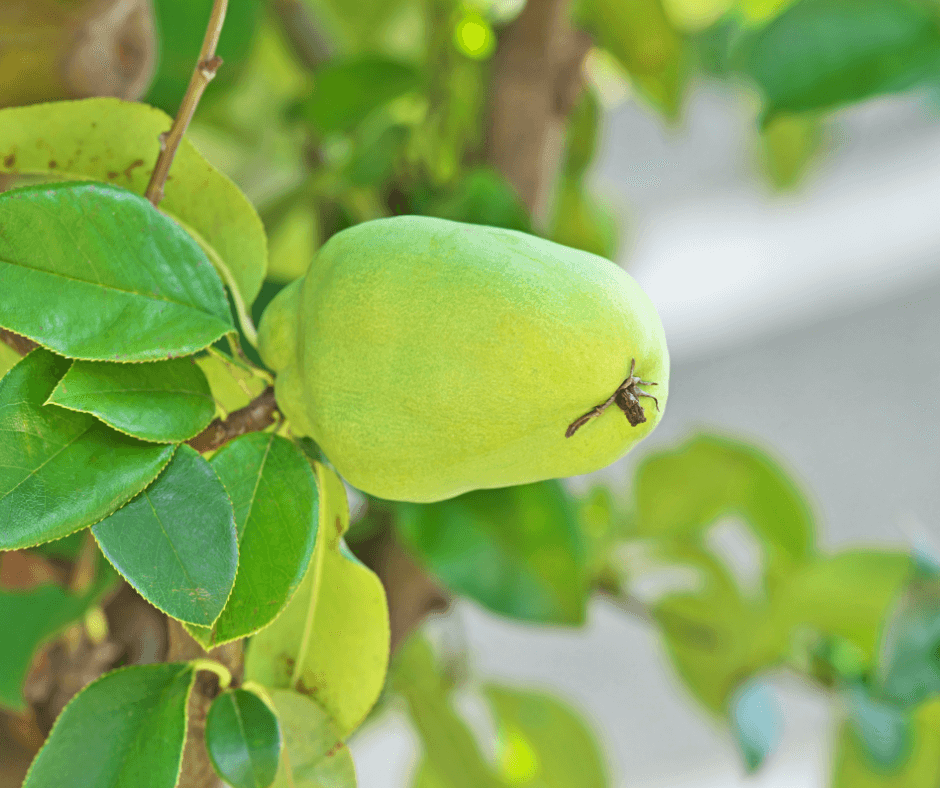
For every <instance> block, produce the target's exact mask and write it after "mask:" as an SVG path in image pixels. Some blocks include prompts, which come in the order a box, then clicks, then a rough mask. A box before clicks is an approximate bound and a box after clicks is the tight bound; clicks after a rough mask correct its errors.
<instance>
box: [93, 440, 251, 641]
mask: <svg viewBox="0 0 940 788" xmlns="http://www.w3.org/2000/svg"><path fill="white" fill-rule="evenodd" d="M92 533H93V534H94V535H95V539H97V540H98V545H99V547H101V551H102V552H103V553H104V554H105V556H106V557H107V559H108V560H109V561H110V562H111V563H112V564H113V565H114V567H115V569H117V570H118V571H119V572H120V573H121V574H122V575H124V577H125V578H126V579H127V582H129V583H130V584H131V585H132V586H133V587H134V588H135V589H137V591H138V592H139V593H140V595H141V596H142V597H143V598H144V599H146V600H147V601H148V602H150V603H151V604H152V605H154V607H157V608H159V609H160V610H162V611H163V612H164V613H166V614H167V615H170V616H172V617H173V618H177V619H179V620H180V621H187V622H189V623H192V624H199V625H202V626H209V625H211V624H212V623H213V622H214V621H215V620H216V618H218V616H219V613H221V612H222V608H223V607H225V601H226V600H227V599H228V596H229V593H230V592H231V590H232V585H233V584H234V582H235V571H236V568H237V566H238V537H237V536H236V533H235V519H234V517H233V514H232V502H231V501H230V500H229V497H228V494H227V493H226V491H225V487H223V486H222V482H220V481H219V477H218V476H216V474H215V471H213V470H212V466H211V465H209V463H208V462H206V461H205V460H204V459H203V458H202V457H201V456H200V455H199V453H198V452H197V451H196V450H195V449H191V448H190V447H189V446H187V445H185V444H183V445H181V446H180V447H179V450H178V451H177V452H176V455H175V456H174V457H173V461H172V462H171V463H170V464H169V466H168V467H167V469H166V470H165V471H164V472H163V473H162V474H161V475H160V476H159V477H158V478H157V480H156V481H155V482H154V483H153V484H151V485H150V486H149V487H148V488H147V489H146V490H144V491H143V492H142V493H141V494H140V495H138V496H137V497H136V498H134V500H132V501H131V502H130V503H128V504H127V505H126V506H124V507H123V508H121V509H118V510H117V511H116V512H115V513H114V514H112V515H111V516H110V517H108V518H107V519H106V520H103V521H102V522H100V523H98V524H97V525H95V526H94V527H93V528H92Z"/></svg>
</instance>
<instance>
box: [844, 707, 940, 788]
mask: <svg viewBox="0 0 940 788" xmlns="http://www.w3.org/2000/svg"><path fill="white" fill-rule="evenodd" d="M938 783H940V700H937V699H935V700H932V701H930V702H929V703H925V704H923V705H921V706H920V707H918V708H917V709H916V710H914V712H913V715H912V735H911V742H910V751H909V753H908V754H907V755H906V757H905V758H904V760H903V762H902V763H900V764H898V765H895V766H892V767H887V766H883V765H881V764H879V763H878V762H877V761H875V760H874V759H873V758H872V757H871V756H870V755H869V753H868V751H867V748H866V745H865V743H864V742H863V741H862V739H861V738H860V737H859V734H858V731H857V728H856V727H855V725H854V724H852V723H851V722H850V721H846V722H844V723H843V724H842V726H841V728H840V729H839V730H838V733H837V736H836V745H835V755H834V760H833V769H832V788H935V786H936V785H937V784H938Z"/></svg>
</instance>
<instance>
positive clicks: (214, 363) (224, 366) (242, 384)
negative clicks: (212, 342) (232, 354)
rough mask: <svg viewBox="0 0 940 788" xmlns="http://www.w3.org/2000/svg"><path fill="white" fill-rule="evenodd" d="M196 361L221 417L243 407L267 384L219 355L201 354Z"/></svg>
mask: <svg viewBox="0 0 940 788" xmlns="http://www.w3.org/2000/svg"><path fill="white" fill-rule="evenodd" d="M196 363H197V364H198V365H199V368H200V369H201V370H202V372H203V374H204V375H205V376H206V379H207V380H208V381H209V386H210V388H211V389H212V396H213V397H214V398H215V404H216V411H217V414H218V415H220V416H222V417H226V416H228V414H229V413H231V412H232V411H233V410H238V409H239V408H243V407H245V405H247V404H248V403H249V402H251V401H252V400H253V399H254V398H255V397H257V396H258V395H259V394H260V393H261V392H262V391H264V388H265V386H266V385H267V384H266V383H265V381H264V380H263V379H262V378H259V377H256V376H255V375H252V374H251V373H250V372H247V371H246V370H244V369H242V368H241V367H238V366H236V365H235V363H234V362H229V361H224V360H223V359H221V358H219V356H201V357H200V358H197V359H196Z"/></svg>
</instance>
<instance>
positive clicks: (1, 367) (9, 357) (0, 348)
mask: <svg viewBox="0 0 940 788" xmlns="http://www.w3.org/2000/svg"><path fill="white" fill-rule="evenodd" d="M19 360H20V354H19V353H17V352H16V351H15V350H14V349H13V348H11V347H10V346H9V345H6V344H4V343H3V342H0V378H2V377H3V376H4V375H6V374H7V372H9V371H10V370H11V369H13V366H14V365H15V364H16V363H17V362H18V361H19Z"/></svg>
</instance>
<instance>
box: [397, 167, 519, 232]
mask: <svg viewBox="0 0 940 788" xmlns="http://www.w3.org/2000/svg"><path fill="white" fill-rule="evenodd" d="M415 208H416V212H417V213H421V214H423V215H425V216H436V217H438V218H439V219H451V220H452V221H455V222H468V223H469V224H484V225H488V226H490V227H505V228H506V229H508V230H519V231H521V232H524V233H531V232H532V222H531V221H530V219H529V213H528V211H527V210H526V208H525V206H524V205H523V204H522V201H521V200H520V199H519V195H518V194H516V191H515V190H514V189H513V187H512V186H511V185H510V183H509V182H508V181H507V180H506V179H505V178H504V177H503V176H502V175H501V174H500V173H499V172H497V171H496V170H493V169H491V168H489V167H477V168H474V169H472V170H468V171H467V172H466V173H465V174H464V175H463V176H462V177H461V179H460V180H459V181H458V182H457V184H456V186H455V187H454V189H453V190H452V191H451V192H450V193H445V194H441V195H435V196H434V197H431V198H427V199H424V200H419V201H418V202H417V204H416V206H415Z"/></svg>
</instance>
